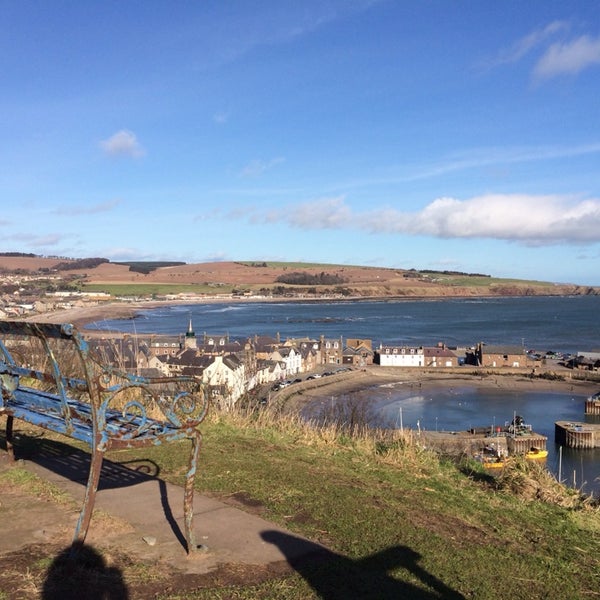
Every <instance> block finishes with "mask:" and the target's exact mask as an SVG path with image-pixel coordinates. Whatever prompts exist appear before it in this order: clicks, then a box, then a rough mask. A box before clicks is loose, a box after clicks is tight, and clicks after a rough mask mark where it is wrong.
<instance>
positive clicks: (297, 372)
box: [0, 257, 600, 408]
mask: <svg viewBox="0 0 600 600" xmlns="http://www.w3.org/2000/svg"><path fill="white" fill-rule="evenodd" d="M5 260H7V259H5ZM11 260H12V261H13V263H11V265H12V266H13V267H14V266H18V265H23V266H27V267H28V268H18V269H15V268H13V269H12V270H9V269H5V272H4V273H3V274H1V276H0V284H1V286H2V291H3V293H2V295H1V296H0V319H2V320H29V321H36V320H42V321H54V322H58V321H62V322H73V323H75V324H79V325H80V326H85V325H86V324H89V323H90V322H91V321H93V320H94V319H95V318H96V317H97V316H98V315H105V316H107V315H108V316H109V317H110V316H111V315H112V316H115V317H117V318H119V317H120V316H123V315H125V314H127V312H128V311H129V312H130V314H131V315H133V313H134V311H135V310H139V309H141V308H148V307H150V308H152V307H158V306H161V305H165V304H167V305H168V304H172V303H175V304H177V303H179V304H181V303H190V304H192V303H195V302H204V303H206V302H251V301H256V300H261V301H265V300H268V298H265V297H262V296H257V295H256V294H252V295H242V296H241V297H240V295H239V294H234V293H231V292H229V293H226V292H223V293H215V292H214V291H213V292H212V293H211V294H202V295H192V294H172V295H164V296H161V297H157V296H154V297H153V298H152V299H150V298H148V297H145V296H136V295H121V296H119V297H115V296H114V295H112V294H110V293H108V292H103V291H97V290H96V291H86V289H85V288H84V289H80V288H81V285H80V282H81V275H73V274H72V273H71V272H70V271H66V274H65V272H64V271H60V270H56V268H55V267H56V266H57V265H56V262H57V261H54V262H48V261H47V260H42V261H41V262H40V261H37V262H35V263H32V262H31V261H33V260H34V259H31V258H23V257H17V258H13V259H11ZM91 260H92V259H89V260H88V261H86V262H85V263H84V264H85V265H86V266H87V267H88V269H89V267H90V264H89V262H90V261H91ZM14 261H17V262H16V263H15V262H14ZM23 261H25V262H23ZM27 261H29V262H27ZM42 265H49V266H42ZM94 265H95V263H92V266H94ZM33 267H35V268H33ZM101 267H105V268H107V264H106V263H103V264H101V265H100V266H99V267H96V266H94V269H98V268H101ZM111 268H112V267H111ZM234 268H237V269H239V268H241V267H240V266H239V265H235V266H234ZM251 268H254V267H251ZM255 269H258V268H257V267H256V268H255ZM92 270H93V269H92ZM258 270H259V271H260V272H261V273H262V272H263V271H264V267H262V268H261V269H258ZM378 273H379V272H378ZM376 277H380V275H379V274H378V275H376ZM82 331H84V332H85V335H86V336H87V337H89V338H90V342H91V344H92V346H93V347H94V348H95V349H96V350H97V352H98V354H99V356H100V358H101V360H103V361H104V362H106V363H108V364H111V365H113V366H115V367H119V368H121V369H123V370H125V371H126V372H130V373H137V374H143V375H146V376H163V377H164V376H170V375H179V374H185V375H193V376H194V377H198V378H200V379H201V380H202V381H203V382H204V383H205V384H206V385H207V386H208V387H209V389H210V391H211V396H212V398H213V400H214V401H215V402H218V404H219V405H221V406H223V407H225V408H231V407H233V406H234V405H235V404H236V403H237V402H238V400H239V399H240V398H242V397H243V396H245V395H246V394H248V393H250V392H252V391H253V390H264V389H270V390H275V391H276V390H278V389H281V388H283V387H286V386H288V385H290V384H292V383H294V382H296V383H298V381H296V380H301V381H302V380H305V379H307V378H319V377H321V376H323V375H325V376H327V375H329V374H330V373H333V372H338V371H340V370H342V369H343V370H349V369H354V370H356V369H363V368H366V367H371V366H374V367H382V368H385V367H389V368H398V369H405V370H407V369H417V370H419V369H423V370H424V371H425V370H427V371H431V370H435V371H439V372H442V371H445V370H450V371H457V370H458V371H459V370H460V369H462V368H463V367H465V366H471V367H478V368H482V369H501V370H504V371H509V370H514V371H515V372H518V373H524V374H527V375H532V374H536V373H540V372H542V371H548V370H556V369H564V370H566V369H570V370H573V371H586V372H595V371H598V370H599V369H600V352H589V351H585V352H578V353H577V354H574V355H565V354H560V353H555V352H553V351H551V350H543V351H538V350H531V349H527V348H525V347H524V346H523V345H491V344H488V343H486V342H485V340H473V341H472V344H471V345H469V346H465V347H452V346H449V345H447V344H446V343H445V342H444V341H443V340H441V341H440V342H438V343H437V344H436V345H434V346H428V345H422V344H412V345H410V346H409V345H386V344H382V343H379V344H374V343H373V341H372V340H371V339H366V338H358V337H343V336H339V337H335V338H334V337H326V336H324V335H320V336H317V337H315V338H314V339H313V338H308V337H303V338H297V339H296V338H289V339H282V338H281V337H280V336H279V335H277V336H276V337H267V336H262V335H254V336H252V337H247V338H242V339H233V338H231V337H230V336H229V335H228V334H226V333H225V332H208V333H207V332H203V333H202V334H197V333H196V332H195V331H194V327H193V323H192V322H191V320H190V322H189V323H187V330H185V324H184V323H182V331H181V332H180V333H179V334H177V335H159V334H151V335H133V334H123V333H119V332H111V333H109V332H106V331H95V330H94V329H87V328H86V329H82ZM463 370H464V369H463Z"/></svg>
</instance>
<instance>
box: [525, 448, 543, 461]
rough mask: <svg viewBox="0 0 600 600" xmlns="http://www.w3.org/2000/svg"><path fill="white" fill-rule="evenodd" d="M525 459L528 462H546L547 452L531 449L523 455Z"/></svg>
mask: <svg viewBox="0 0 600 600" xmlns="http://www.w3.org/2000/svg"><path fill="white" fill-rule="evenodd" d="M525 458H527V459H529V460H546V459H547V458H548V450H542V449H540V448H531V449H530V450H528V451H527V452H526V453H525Z"/></svg>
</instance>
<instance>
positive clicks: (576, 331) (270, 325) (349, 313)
mask: <svg viewBox="0 0 600 600" xmlns="http://www.w3.org/2000/svg"><path fill="white" fill-rule="evenodd" d="M133 314H134V313H133V311H132V317H133ZM599 314H600V297H598V296H596V297H594V296H584V297H573V298H495V299H483V300H438V301H436V300H430V301H414V300H407V301H402V300H401V301H393V302H323V303H321V302H285V303H276V302H274V303H270V302H269V303H262V302H256V303H255V302H247V303H241V302H240V303H224V304H195V305H188V306H169V307H164V308H159V309H154V310H145V311H140V312H138V313H136V318H135V319H133V318H132V319H129V320H123V321H120V320H113V321H108V320H107V321H100V322H96V323H94V324H92V325H90V327H94V328H100V329H104V328H106V329H116V330H119V331H127V332H131V333H134V332H137V333H167V334H178V333H183V332H184V331H185V330H186V329H187V325H188V320H189V318H190V317H191V318H192V320H193V325H194V330H195V331H196V334H201V333H203V332H206V333H210V334H213V335H216V334H224V333H229V335H230V336H232V337H234V338H236V337H239V338H245V337H249V336H253V335H254V334H258V335H271V336H275V335H276V334H277V333H280V334H281V336H282V337H283V338H287V337H304V336H310V337H318V336H319V335H325V336H326V337H339V336H344V337H357V338H369V339H372V340H373V343H374V344H375V345H378V344H379V343H381V342H383V343H393V342H394V343H405V344H417V345H420V344H425V345H431V344H436V343H437V342H439V341H444V342H445V343H446V344H448V345H449V346H472V345H474V344H476V343H477V342H479V341H485V342H486V343H488V344H511V345H513V344H517V345H522V344H524V345H525V346H526V347H527V348H532V349H536V350H543V351H546V350H555V351H559V350H560V351H563V352H577V351H578V350H593V349H600V318H599Z"/></svg>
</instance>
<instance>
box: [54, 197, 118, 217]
mask: <svg viewBox="0 0 600 600" xmlns="http://www.w3.org/2000/svg"><path fill="white" fill-rule="evenodd" d="M119 204H121V200H118V199H115V200H108V201H106V202H101V203H100V204H94V205H92V206H59V207H57V208H55V209H54V210H53V211H52V212H53V213H54V214H56V215H71V216H77V215H94V214H97V213H103V212H109V211H111V210H112V209H113V208H116V207H117V206H118V205H119Z"/></svg>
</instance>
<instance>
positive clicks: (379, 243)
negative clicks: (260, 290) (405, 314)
mask: <svg viewBox="0 0 600 600" xmlns="http://www.w3.org/2000/svg"><path fill="white" fill-rule="evenodd" d="M0 90H1V93H0V202H1V206H2V210H1V211H0V236H1V239H2V243H0V252H27V253H34V254H37V255H43V256H60V257H71V258H85V257H102V258H107V259H109V260H111V261H128V260H169V261H184V262H187V263H195V262H207V261H223V260H227V261H229V260H233V261H236V260H239V261H242V260H251V261H303V262H319V263H332V264H344V265H365V266H382V267H392V268H399V269H435V270H452V271H461V272H468V273H485V274H488V275H492V276H494V277H511V278H512V277H514V278H519V279H536V280H543V281H552V282H556V283H575V284H580V285H600V2H597V1H596V0H588V1H581V0H572V1H570V2H564V0H561V1H560V2H557V1H554V0H527V2H523V1H522V0H518V1H512V0H503V1H501V2H498V1H497V0H472V1H462V0H457V1H453V2H450V1H447V0H414V1H413V2H410V1H409V0H401V1H400V0H398V1H393V0H315V1H313V0H302V1H301V2H298V0H262V1H261V0H255V1H251V2H248V1H245V0H238V1H235V0H230V1H222V0H221V1H216V0H203V1H200V0H194V1H184V0H172V1H166V0H165V1H157V0H118V1H115V0H103V1H102V2H100V1H91V0H81V1H80V2H72V1H61V0H36V1H34V0H0Z"/></svg>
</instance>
